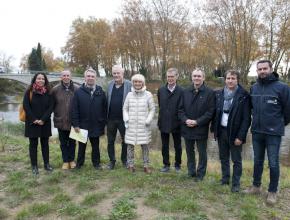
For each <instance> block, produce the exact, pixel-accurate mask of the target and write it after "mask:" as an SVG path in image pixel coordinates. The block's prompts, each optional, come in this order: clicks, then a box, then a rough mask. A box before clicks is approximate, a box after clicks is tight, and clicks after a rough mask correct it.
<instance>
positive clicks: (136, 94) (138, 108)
mask: <svg viewBox="0 0 290 220" xmlns="http://www.w3.org/2000/svg"><path fill="white" fill-rule="evenodd" d="M131 81H132V85H133V86H132V89H131V92H129V93H128V95H127V97H126V100H125V102H124V106H123V120H124V122H125V127H126V133H125V143H126V144H128V148H127V164H128V169H129V170H130V171H131V172H134V171H135V168H134V145H137V144H138V145H141V148H142V154H143V161H144V172H145V173H151V171H150V169H149V147H148V144H149V143H150V141H151V130H150V124H151V122H152V120H153V117H154V113H155V104H154V101H153V96H152V94H151V93H150V92H149V91H147V90H146V86H145V78H144V76H143V75H141V74H135V75H134V76H133V77H132V79H131Z"/></svg>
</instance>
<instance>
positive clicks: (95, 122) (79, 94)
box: [72, 68, 107, 170]
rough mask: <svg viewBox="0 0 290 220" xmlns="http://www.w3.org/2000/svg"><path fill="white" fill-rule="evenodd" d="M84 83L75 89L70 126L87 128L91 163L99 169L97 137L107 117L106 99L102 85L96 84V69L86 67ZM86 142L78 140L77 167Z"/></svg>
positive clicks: (82, 163)
mask: <svg viewBox="0 0 290 220" xmlns="http://www.w3.org/2000/svg"><path fill="white" fill-rule="evenodd" d="M84 75H85V83H84V84H83V85H82V86H81V87H80V88H79V89H77V90H76V92H75V94H74V97H73V100H72V126H73V127H74V129H75V131H76V132H80V128H81V129H85V130H88V138H89V140H90V142H91V145H92V163H93V166H94V168H95V169H97V170H98V169H100V168H101V166H100V149H99V137H100V136H101V135H103V134H104V128H105V125H106V118H107V100H106V95H105V92H104V91H103V89H102V87H100V86H98V85H97V84H96V71H95V70H93V69H91V68H90V69H88V70H86V71H85V73H84ZM86 146H87V144H86V143H81V142H79V150H78V158H77V167H76V168H78V169H79V168H81V167H82V166H83V165H84V162H85V154H86Z"/></svg>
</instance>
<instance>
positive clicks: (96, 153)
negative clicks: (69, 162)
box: [77, 137, 100, 167]
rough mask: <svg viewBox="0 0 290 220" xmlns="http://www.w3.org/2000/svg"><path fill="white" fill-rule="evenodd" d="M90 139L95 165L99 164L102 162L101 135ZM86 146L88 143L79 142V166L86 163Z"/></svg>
mask: <svg viewBox="0 0 290 220" xmlns="http://www.w3.org/2000/svg"><path fill="white" fill-rule="evenodd" d="M89 140H90V142H91V145H92V163H93V166H97V165H99V164H100V149H99V137H90V138H89ZM86 147H87V144H84V143H82V142H79V151H78V159H77V166H79V167H81V166H83V165H84V162H85V155H86Z"/></svg>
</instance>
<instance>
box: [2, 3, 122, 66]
mask: <svg viewBox="0 0 290 220" xmlns="http://www.w3.org/2000/svg"><path fill="white" fill-rule="evenodd" d="M121 3H122V0H26V1H24V0H2V1H1V3H0V52H2V53H3V52H4V53H5V54H6V55H7V56H13V57H14V58H15V59H14V62H13V66H14V67H16V68H18V66H19V63H20V59H21V57H22V56H23V55H24V54H28V53H30V52H31V49H32V47H36V46H37V43H38V42H40V43H41V45H42V46H44V47H45V48H49V49H52V50H53V52H54V55H55V56H61V52H60V49H61V47H63V46H64V45H65V42H66V41H67V37H68V33H69V29H70V26H71V24H72V21H73V20H74V19H76V18H77V17H82V18H88V17H89V16H94V17H96V18H105V19H108V20H112V19H113V18H116V17H118V16H119V11H120V9H121Z"/></svg>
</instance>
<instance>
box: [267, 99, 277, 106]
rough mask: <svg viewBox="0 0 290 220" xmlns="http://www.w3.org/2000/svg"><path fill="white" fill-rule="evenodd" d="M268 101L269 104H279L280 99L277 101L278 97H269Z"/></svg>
mask: <svg viewBox="0 0 290 220" xmlns="http://www.w3.org/2000/svg"><path fill="white" fill-rule="evenodd" d="M267 103H268V104H273V105H277V104H278V101H277V99H273V100H272V99H269V100H267Z"/></svg>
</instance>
